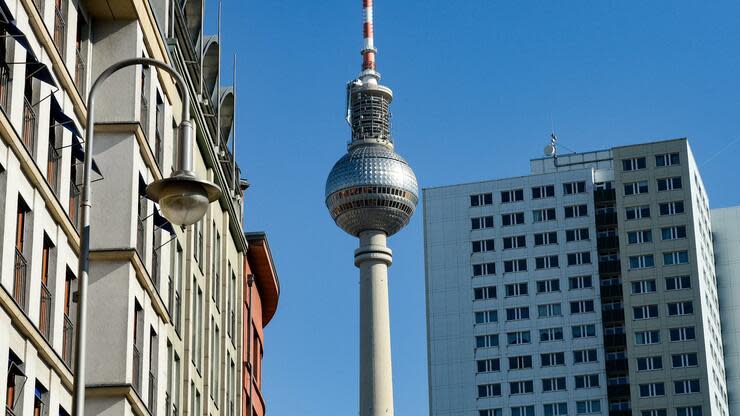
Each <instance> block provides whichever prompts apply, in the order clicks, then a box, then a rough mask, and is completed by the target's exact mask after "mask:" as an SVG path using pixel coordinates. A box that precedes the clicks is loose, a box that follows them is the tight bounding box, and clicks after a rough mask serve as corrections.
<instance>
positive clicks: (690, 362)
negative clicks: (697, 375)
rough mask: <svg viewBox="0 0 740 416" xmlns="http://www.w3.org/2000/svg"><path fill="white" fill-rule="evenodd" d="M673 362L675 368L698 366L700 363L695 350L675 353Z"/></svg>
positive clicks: (672, 358) (672, 357)
mask: <svg viewBox="0 0 740 416" xmlns="http://www.w3.org/2000/svg"><path fill="white" fill-rule="evenodd" d="M671 362H672V363H673V368H684V367H696V366H698V365H699V358H698V356H697V354H696V353H695V352H690V353H683V354H673V355H672V356H671Z"/></svg>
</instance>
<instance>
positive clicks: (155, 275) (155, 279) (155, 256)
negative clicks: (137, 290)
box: [151, 250, 159, 292]
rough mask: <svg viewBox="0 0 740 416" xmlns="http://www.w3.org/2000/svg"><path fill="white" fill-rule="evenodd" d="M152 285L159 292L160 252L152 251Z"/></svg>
mask: <svg viewBox="0 0 740 416" xmlns="http://www.w3.org/2000/svg"><path fill="white" fill-rule="evenodd" d="M151 275H152V283H154V287H155V288H156V289H157V292H159V250H152V274H151Z"/></svg>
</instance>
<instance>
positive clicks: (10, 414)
mask: <svg viewBox="0 0 740 416" xmlns="http://www.w3.org/2000/svg"><path fill="white" fill-rule="evenodd" d="M5 416H15V413H13V410H11V409H10V408H9V407H8V406H5Z"/></svg>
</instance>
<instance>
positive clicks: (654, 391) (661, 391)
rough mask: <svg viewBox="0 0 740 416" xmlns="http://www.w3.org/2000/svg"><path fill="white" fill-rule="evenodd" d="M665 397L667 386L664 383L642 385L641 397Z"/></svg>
mask: <svg viewBox="0 0 740 416" xmlns="http://www.w3.org/2000/svg"><path fill="white" fill-rule="evenodd" d="M657 396H665V385H664V384H663V383H646V384H640V397H657Z"/></svg>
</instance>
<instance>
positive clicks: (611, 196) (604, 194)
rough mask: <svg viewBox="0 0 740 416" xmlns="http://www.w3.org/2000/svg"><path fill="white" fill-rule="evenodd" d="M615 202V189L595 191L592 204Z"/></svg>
mask: <svg viewBox="0 0 740 416" xmlns="http://www.w3.org/2000/svg"><path fill="white" fill-rule="evenodd" d="M616 200H617V190H616V189H597V190H595V191H594V202H596V203H599V202H612V201H616Z"/></svg>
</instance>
